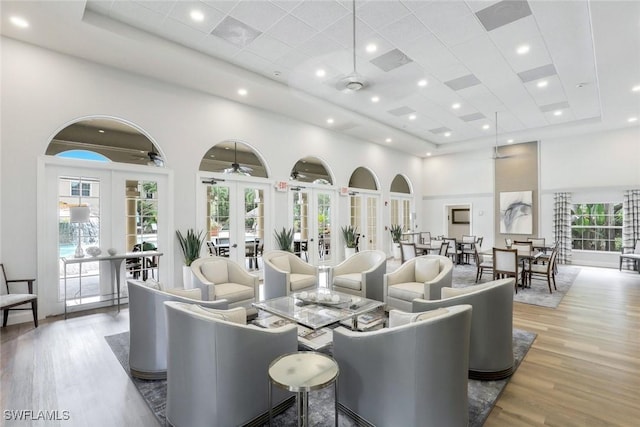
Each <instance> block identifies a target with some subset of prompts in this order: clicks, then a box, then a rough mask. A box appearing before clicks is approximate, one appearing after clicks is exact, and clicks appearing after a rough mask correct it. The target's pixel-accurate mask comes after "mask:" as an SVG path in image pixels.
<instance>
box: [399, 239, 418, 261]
mask: <svg viewBox="0 0 640 427" xmlns="http://www.w3.org/2000/svg"><path fill="white" fill-rule="evenodd" d="M416 256H417V252H416V244H415V243H405V242H400V259H401V261H402V263H403V264H404V263H405V261H408V260H410V259H411V258H415V257H416Z"/></svg>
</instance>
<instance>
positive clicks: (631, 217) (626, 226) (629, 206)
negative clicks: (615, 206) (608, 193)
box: [622, 190, 640, 268]
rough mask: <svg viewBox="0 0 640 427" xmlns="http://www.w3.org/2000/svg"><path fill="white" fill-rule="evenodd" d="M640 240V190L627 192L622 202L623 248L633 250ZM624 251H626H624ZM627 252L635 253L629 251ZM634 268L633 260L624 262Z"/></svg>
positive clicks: (628, 266)
mask: <svg viewBox="0 0 640 427" xmlns="http://www.w3.org/2000/svg"><path fill="white" fill-rule="evenodd" d="M638 239H640V190H627V191H625V192H624V199H623V200H622V247H623V248H633V247H635V245H636V240H638ZM623 251H624V249H623ZM626 252H633V249H627V251H626ZM624 262H625V264H626V267H627V268H632V267H633V266H632V265H631V260H624Z"/></svg>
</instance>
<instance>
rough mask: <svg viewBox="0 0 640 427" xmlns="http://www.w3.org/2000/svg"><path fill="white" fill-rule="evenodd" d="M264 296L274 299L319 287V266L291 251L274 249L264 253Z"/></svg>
mask: <svg viewBox="0 0 640 427" xmlns="http://www.w3.org/2000/svg"><path fill="white" fill-rule="evenodd" d="M262 260H263V262H264V297H265V299H272V298H278V297H283V296H286V295H289V294H291V293H292V292H300V291H303V290H308V289H315V288H317V287H318V267H314V266H312V265H310V264H307V263H306V262H304V261H303V260H302V259H300V258H299V257H297V256H296V255H294V254H293V253H291V252H287V251H280V250H272V251H267V252H265V253H264V254H263V255H262Z"/></svg>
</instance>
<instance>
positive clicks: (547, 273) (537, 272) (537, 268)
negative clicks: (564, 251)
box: [528, 248, 558, 294]
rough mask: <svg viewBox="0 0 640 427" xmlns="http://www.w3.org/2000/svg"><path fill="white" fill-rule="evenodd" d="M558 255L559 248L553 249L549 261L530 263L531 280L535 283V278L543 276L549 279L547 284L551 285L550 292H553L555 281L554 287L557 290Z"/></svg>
mask: <svg viewBox="0 0 640 427" xmlns="http://www.w3.org/2000/svg"><path fill="white" fill-rule="evenodd" d="M557 256H558V250H557V249H555V248H554V249H553V250H552V251H551V257H550V258H549V260H548V262H547V263H545V264H533V263H532V264H530V265H529V272H528V273H529V280H530V281H531V283H532V284H533V279H537V278H540V277H543V278H544V279H546V280H547V285H548V286H549V293H550V294H551V293H553V291H552V290H551V282H553V288H554V289H555V290H556V291H557V290H558V288H557V287H556V268H555V263H556V259H557Z"/></svg>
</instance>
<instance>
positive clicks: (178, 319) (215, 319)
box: [165, 302, 298, 427]
mask: <svg viewBox="0 0 640 427" xmlns="http://www.w3.org/2000/svg"><path fill="white" fill-rule="evenodd" d="M165 309H166V314H167V330H168V343H169V344H168V351H167V365H168V369H167V406H166V414H167V421H168V423H170V425H173V426H176V427H182V426H185V427H188V426H239V425H245V424H249V423H250V422H251V424H252V425H264V424H265V423H266V422H267V420H268V412H269V393H268V387H269V377H268V369H269V364H270V363H271V362H272V361H273V360H274V359H276V358H277V357H279V356H281V355H283V354H287V353H292V352H295V351H297V350H298V332H297V331H298V329H297V327H296V326H295V325H294V324H289V325H285V326H282V327H280V328H274V329H264V328H259V327H257V326H254V325H243V324H242V322H240V323H236V322H235V321H234V319H233V317H230V316H227V314H226V313H221V312H220V311H217V312H212V311H211V310H207V309H204V308H201V307H199V306H197V305H193V304H183V303H178V302H168V303H166V304H165ZM238 310H243V309H241V308H239V309H238ZM229 311H232V310H229ZM292 396H293V395H292V394H291V393H289V392H286V391H284V390H280V389H276V388H274V390H273V399H272V401H273V404H274V406H275V407H279V408H282V406H283V405H281V403H284V402H285V401H290V400H289V399H291V398H292Z"/></svg>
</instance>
